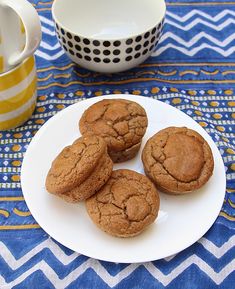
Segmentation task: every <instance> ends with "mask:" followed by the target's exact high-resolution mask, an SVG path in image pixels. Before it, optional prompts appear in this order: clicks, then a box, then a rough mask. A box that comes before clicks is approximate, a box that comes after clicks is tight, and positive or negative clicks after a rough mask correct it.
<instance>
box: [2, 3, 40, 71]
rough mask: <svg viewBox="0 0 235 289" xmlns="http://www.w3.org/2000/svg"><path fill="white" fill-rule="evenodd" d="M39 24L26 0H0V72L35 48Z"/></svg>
mask: <svg viewBox="0 0 235 289" xmlns="http://www.w3.org/2000/svg"><path fill="white" fill-rule="evenodd" d="M40 40H41V25H40V20H39V16H38V14H37V12H36V10H35V9H34V7H33V6H32V5H31V4H30V3H29V2H28V1H27V0H0V73H4V72H6V71H8V70H10V69H12V67H14V66H15V65H17V64H19V63H21V62H22V61H23V60H24V59H26V58H27V57H29V56H30V55H32V54H33V53H34V51H35V50H36V49H37V47H38V45H39V43H40Z"/></svg>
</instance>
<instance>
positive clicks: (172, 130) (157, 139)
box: [142, 127, 214, 194]
mask: <svg viewBox="0 0 235 289" xmlns="http://www.w3.org/2000/svg"><path fill="white" fill-rule="evenodd" d="M142 161H143V164H144V170H145V173H146V175H147V176H148V177H149V178H150V179H151V180H152V181H153V182H154V183H155V184H156V185H157V187H158V188H159V189H160V190H162V191H163V192H166V193H170V194H182V193H187V192H191V191H193V190H196V189H199V188H200V187H201V186H203V185H204V184H205V183H206V182H207V181H208V180H209V178H210V177H211V175H212V173H213V169H214V160H213V155H212V152H211V149H210V147H209V145H208V143H207V142H206V141H205V139H204V138H203V137H202V136H201V135H200V134H198V133H197V132H195V131H194V130H191V129H188V128H186V127H168V128H166V129H163V130H161V131H159V132H158V133H156V134H155V135H154V136H152V137H151V138H150V139H149V140H148V141H147V143H146V145H145V147H144V149H143V152H142Z"/></svg>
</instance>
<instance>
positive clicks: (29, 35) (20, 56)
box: [0, 0, 42, 66]
mask: <svg viewBox="0 0 235 289" xmlns="http://www.w3.org/2000/svg"><path fill="white" fill-rule="evenodd" d="M0 4H2V6H3V7H9V8H11V9H13V10H14V11H15V12H16V13H17V14H18V16H19V17H20V18H21V21H22V23H23V25H24V28H25V36H26V37H25V38H26V43H25V47H24V49H23V51H22V52H15V53H13V54H12V55H11V56H10V57H9V59H8V64H9V65H10V66H14V65H17V64H19V63H20V62H22V61H23V60H24V59H26V58H27V57H29V56H30V55H32V54H33V53H34V51H35V50H36V49H37V47H38V46H39V43H40V41H41V38H42V31H41V24H40V20H39V16H38V14H37V11H36V10H35V9H34V7H33V6H32V5H31V4H30V3H29V2H28V1H26V0H17V1H16V0H0Z"/></svg>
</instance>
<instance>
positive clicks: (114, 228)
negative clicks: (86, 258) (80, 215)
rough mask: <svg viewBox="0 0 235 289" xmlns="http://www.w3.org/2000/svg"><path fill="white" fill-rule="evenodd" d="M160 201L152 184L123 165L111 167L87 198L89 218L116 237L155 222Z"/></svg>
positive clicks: (131, 232) (135, 231) (133, 232)
mask: <svg viewBox="0 0 235 289" xmlns="http://www.w3.org/2000/svg"><path fill="white" fill-rule="evenodd" d="M159 204H160V200H159V195H158V192H157V190H156V188H155V186H154V184H153V183H152V182H151V181H150V180H149V179H148V178H147V177H146V176H144V175H141V174H139V173H137V172H134V171H131V170H126V169H121V170H116V171H113V173H112V175H111V177H110V178H109V180H108V182H107V183H106V184H105V185H104V187H103V188H102V189H101V190H100V191H99V192H98V193H97V194H95V195H93V196H92V197H91V198H89V199H88V200H86V207H87V211H88V213H89V215H90V217H91V219H92V220H93V221H94V222H95V223H96V224H97V225H98V226H99V227H100V228H101V229H102V230H103V231H105V232H107V233H109V234H111V235H114V236H119V237H130V236H134V235H137V234H139V233H140V232H141V231H142V230H144V228H145V227H146V226H148V225H149V224H151V223H152V222H154V220H155V219H156V217H157V214H158V210H159Z"/></svg>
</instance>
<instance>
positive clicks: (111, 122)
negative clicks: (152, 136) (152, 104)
mask: <svg viewBox="0 0 235 289" xmlns="http://www.w3.org/2000/svg"><path fill="white" fill-rule="evenodd" d="M147 125H148V119H147V115H146V112H145V110H144V108H143V107H142V106H140V105H139V104H138V103H136V102H134V101H130V100H126V99H104V100H101V101H99V102H97V103H95V104H93V105H91V106H90V107H89V108H88V109H87V110H86V111H85V112H84V113H83V115H82V117H81V119H80V121H79V128H80V132H81V133H82V134H83V135H84V134H91V135H93V134H95V135H99V136H102V137H103V138H104V139H105V141H106V143H107V145H108V153H109V155H110V157H111V159H112V160H113V161H114V162H115V163H117V162H124V161H127V160H129V159H132V158H133V157H135V156H136V154H137V153H138V151H139V148H140V145H141V141H142V138H143V136H144V134H145V131H146V128H147Z"/></svg>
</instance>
